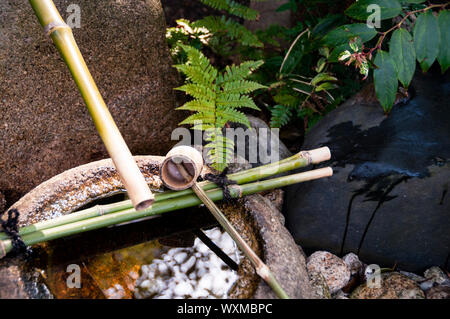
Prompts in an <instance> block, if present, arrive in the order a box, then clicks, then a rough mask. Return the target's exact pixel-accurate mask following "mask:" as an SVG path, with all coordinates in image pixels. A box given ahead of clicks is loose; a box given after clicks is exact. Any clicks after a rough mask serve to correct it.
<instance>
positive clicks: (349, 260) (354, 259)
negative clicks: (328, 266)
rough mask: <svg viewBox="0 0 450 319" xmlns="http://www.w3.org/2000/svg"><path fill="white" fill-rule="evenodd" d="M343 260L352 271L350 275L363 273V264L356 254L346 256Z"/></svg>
mask: <svg viewBox="0 0 450 319" xmlns="http://www.w3.org/2000/svg"><path fill="white" fill-rule="evenodd" d="M342 260H343V261H344V263H345V264H346V265H347V267H348V269H350V274H351V275H352V276H353V275H356V274H357V273H359V272H360V271H361V268H362V267H363V263H362V262H361V261H360V260H359V258H358V256H356V255H355V254H354V253H349V254H347V255H345V256H344V257H342Z"/></svg>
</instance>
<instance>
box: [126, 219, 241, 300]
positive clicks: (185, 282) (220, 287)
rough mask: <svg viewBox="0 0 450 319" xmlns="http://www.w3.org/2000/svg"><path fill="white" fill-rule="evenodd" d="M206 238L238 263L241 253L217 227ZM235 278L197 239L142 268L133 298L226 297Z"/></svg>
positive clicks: (233, 273)
mask: <svg viewBox="0 0 450 319" xmlns="http://www.w3.org/2000/svg"><path fill="white" fill-rule="evenodd" d="M205 233H206V235H207V236H208V237H209V238H210V239H211V240H212V241H213V242H214V243H215V244H216V245H217V246H219V247H220V248H221V249H222V250H223V251H224V252H225V253H226V254H227V255H228V256H230V258H232V259H233V260H234V261H235V262H236V263H238V264H239V260H240V258H241V254H240V252H239V250H238V249H237V247H236V244H235V243H234V241H233V240H232V239H231V237H230V236H229V235H228V234H227V233H225V232H222V231H221V230H220V229H219V228H214V229H211V230H207V231H205ZM237 279H238V275H237V273H236V272H234V271H233V270H231V269H229V267H228V266H227V265H225V263H224V262H223V261H222V260H221V259H220V258H219V257H217V256H216V255H215V254H214V252H212V251H211V250H210V249H209V248H208V247H207V246H206V245H205V244H203V243H202V242H201V241H200V240H199V239H198V238H196V239H195V242H194V246H193V247H189V248H172V249H169V250H168V251H167V252H166V253H164V254H162V255H161V257H160V258H157V259H154V260H153V261H152V263H151V264H149V265H143V266H142V267H141V276H140V277H139V278H138V280H137V282H136V289H135V292H134V295H135V297H136V298H137V299H144V298H155V299H168V298H174V299H179V298H188V299H191V298H192V299H203V298H213V299H214V298H227V296H228V291H229V290H230V288H231V287H232V286H233V284H234V282H235V281H236V280H237Z"/></svg>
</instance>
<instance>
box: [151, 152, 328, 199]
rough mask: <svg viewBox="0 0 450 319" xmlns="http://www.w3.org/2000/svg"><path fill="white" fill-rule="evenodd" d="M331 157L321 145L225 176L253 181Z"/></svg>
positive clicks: (164, 196)
mask: <svg viewBox="0 0 450 319" xmlns="http://www.w3.org/2000/svg"><path fill="white" fill-rule="evenodd" d="M330 158H331V154H330V149H329V148H328V147H321V148H318V149H314V150H310V151H302V152H299V153H297V154H295V155H292V156H290V157H288V158H285V159H283V160H281V161H278V162H275V163H270V164H266V165H263V166H259V167H255V168H251V169H248V170H245V171H241V172H237V173H233V174H228V175H227V177H228V178H229V179H231V180H234V181H236V182H237V183H238V184H245V183H248V182H253V181H256V180H258V179H264V178H267V177H270V176H273V175H277V174H281V173H285V172H288V171H291V170H294V169H297V168H301V167H306V166H308V165H310V164H318V163H321V162H323V161H327V160H329V159H330ZM198 185H199V186H200V187H201V188H202V189H203V190H204V191H207V190H210V189H214V188H217V185H216V184H215V183H211V182H208V181H204V182H200V183H198ZM193 193H194V192H193V190H192V189H190V188H188V189H185V190H182V191H167V192H164V193H163V194H161V195H160V197H159V198H160V200H166V199H169V198H176V197H180V196H185V195H191V194H193Z"/></svg>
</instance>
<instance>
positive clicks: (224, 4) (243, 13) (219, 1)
mask: <svg viewBox="0 0 450 319" xmlns="http://www.w3.org/2000/svg"><path fill="white" fill-rule="evenodd" d="M200 1H201V2H202V3H204V4H206V5H207V6H210V7H211V8H214V9H217V10H225V11H227V12H228V13H230V14H233V15H235V16H237V17H240V18H244V19H246V20H256V19H257V18H258V15H259V14H258V11H256V10H253V9H250V8H249V7H246V6H244V5H242V4H240V3H238V2H236V1H233V0H200Z"/></svg>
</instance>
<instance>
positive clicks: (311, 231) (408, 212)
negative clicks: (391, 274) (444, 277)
mask: <svg viewBox="0 0 450 319" xmlns="http://www.w3.org/2000/svg"><path fill="white" fill-rule="evenodd" d="M449 85H450V82H449V79H448V75H446V76H440V75H432V74H428V75H422V74H419V75H417V76H416V77H415V78H414V80H413V83H412V88H413V89H415V91H416V94H415V96H413V97H412V99H411V100H410V101H409V102H407V103H406V104H403V105H396V106H395V107H394V108H393V110H392V112H391V113H390V115H389V116H387V117H386V116H385V115H384V114H383V111H382V109H381V106H380V105H379V104H378V103H377V102H376V100H374V99H373V98H372V97H370V98H368V97H367V94H365V95H364V94H363V95H361V94H359V95H358V96H356V97H355V98H352V99H350V100H349V101H347V102H346V103H345V104H344V105H342V106H340V107H339V108H338V109H336V110H334V111H333V112H331V113H329V114H328V115H327V116H325V117H324V119H323V120H322V121H320V122H319V123H318V124H317V125H316V126H315V127H314V128H313V129H312V130H311V131H310V132H309V133H308V135H307V136H306V139H305V144H304V147H303V148H304V149H312V148H315V147H320V146H322V145H328V146H329V147H330V149H331V152H332V159H331V161H330V162H327V163H324V164H323V165H332V166H333V168H334V176H332V177H330V178H326V179H321V180H317V181H313V182H308V183H303V184H298V185H294V186H292V187H289V188H288V189H287V192H286V198H285V206H284V213H285V215H286V222H287V227H288V229H289V230H290V231H291V233H292V234H293V236H294V238H295V240H296V242H297V243H298V244H301V245H302V247H303V248H304V249H305V251H307V252H312V251H315V250H328V251H331V252H333V253H335V254H338V255H340V256H342V255H344V254H345V253H348V252H354V253H357V254H358V255H359V256H360V258H361V260H364V261H366V262H368V263H377V264H380V265H382V266H389V267H392V266H394V265H395V264H397V266H398V267H400V269H405V270H408V271H413V272H417V271H423V270H424V269H426V268H427V267H429V266H433V265H440V266H444V267H446V263H448V258H449V251H450V232H449V229H450V215H449V212H450V198H449V197H448V188H449V181H450V162H449V160H450V138H449V136H450V112H449V111H450V110H449V106H448V101H449V95H450V86H449ZM369 95H370V96H372V95H371V94H369ZM447 267H448V265H447Z"/></svg>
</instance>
